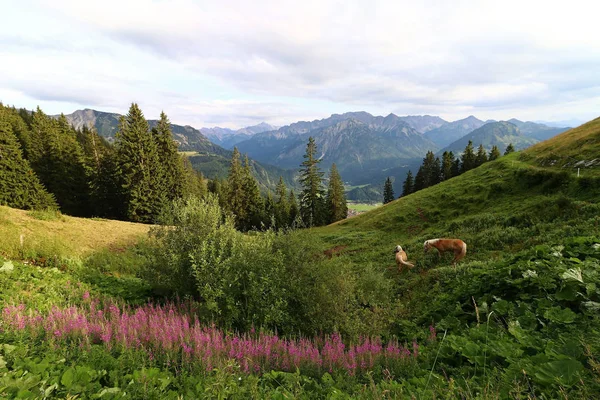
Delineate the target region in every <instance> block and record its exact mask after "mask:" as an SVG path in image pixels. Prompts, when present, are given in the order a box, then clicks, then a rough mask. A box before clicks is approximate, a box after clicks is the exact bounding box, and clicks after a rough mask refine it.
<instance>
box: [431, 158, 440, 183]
mask: <svg viewBox="0 0 600 400" xmlns="http://www.w3.org/2000/svg"><path fill="white" fill-rule="evenodd" d="M441 181H442V163H441V161H440V158H439V157H436V158H435V160H433V164H432V165H431V170H430V171H429V186H433V185H437V184H438V183H440V182H441Z"/></svg>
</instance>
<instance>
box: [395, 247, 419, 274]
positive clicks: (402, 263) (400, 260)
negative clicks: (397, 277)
mask: <svg viewBox="0 0 600 400" xmlns="http://www.w3.org/2000/svg"><path fill="white" fill-rule="evenodd" d="M394 253H396V264H397V265H398V270H399V271H400V272H402V270H403V269H404V267H407V268H408V269H411V268H413V267H414V266H415V265H414V264H411V263H409V262H408V261H407V259H408V257H407V256H406V252H405V251H404V250H402V246H400V245H398V246H396V249H395V250H394Z"/></svg>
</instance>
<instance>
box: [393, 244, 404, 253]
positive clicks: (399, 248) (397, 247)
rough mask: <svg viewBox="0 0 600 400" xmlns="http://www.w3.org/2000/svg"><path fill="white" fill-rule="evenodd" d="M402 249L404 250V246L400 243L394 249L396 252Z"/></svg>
mask: <svg viewBox="0 0 600 400" xmlns="http://www.w3.org/2000/svg"><path fill="white" fill-rule="evenodd" d="M400 251H402V246H400V245H398V246H396V248H395V249H394V253H398V252H400Z"/></svg>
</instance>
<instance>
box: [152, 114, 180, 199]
mask: <svg viewBox="0 0 600 400" xmlns="http://www.w3.org/2000/svg"><path fill="white" fill-rule="evenodd" d="M152 133H153V137H154V140H155V142H156V147H157V151H158V162H159V164H160V167H161V168H160V176H159V182H160V184H159V191H158V194H157V195H158V196H159V197H160V198H161V201H163V202H164V203H165V204H166V203H169V202H171V201H173V200H174V199H176V198H181V197H183V196H184V195H185V193H184V189H185V187H186V186H185V172H184V169H183V162H182V159H181V156H180V155H179V153H178V152H177V144H176V143H175V141H174V140H173V134H172V133H171V123H170V122H169V119H168V118H167V115H166V114H165V113H164V112H161V113H160V119H159V120H158V123H157V124H156V128H154V129H153V130H152Z"/></svg>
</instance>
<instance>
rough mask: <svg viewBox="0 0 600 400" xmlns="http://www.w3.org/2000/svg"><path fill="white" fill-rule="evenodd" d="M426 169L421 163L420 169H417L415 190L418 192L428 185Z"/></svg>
mask: <svg viewBox="0 0 600 400" xmlns="http://www.w3.org/2000/svg"><path fill="white" fill-rule="evenodd" d="M425 179H426V178H425V171H424V169H423V166H422V165H421V166H420V167H419V170H418V171H417V175H416V176H415V184H414V186H413V192H417V191H419V190H421V189H425V188H426V187H427V186H426V181H425Z"/></svg>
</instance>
